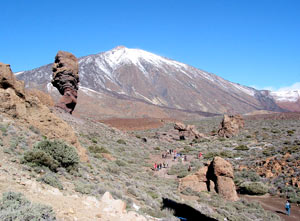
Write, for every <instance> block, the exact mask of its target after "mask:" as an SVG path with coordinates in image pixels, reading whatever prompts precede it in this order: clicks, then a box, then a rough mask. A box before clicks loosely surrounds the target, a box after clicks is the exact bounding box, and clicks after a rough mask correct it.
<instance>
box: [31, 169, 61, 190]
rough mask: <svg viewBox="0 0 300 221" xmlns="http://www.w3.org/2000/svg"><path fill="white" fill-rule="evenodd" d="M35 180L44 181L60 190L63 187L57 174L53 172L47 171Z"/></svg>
mask: <svg viewBox="0 0 300 221" xmlns="http://www.w3.org/2000/svg"><path fill="white" fill-rule="evenodd" d="M37 181H40V182H43V183H46V184H48V185H50V186H53V187H55V188H58V189H60V190H62V189H63V188H64V187H63V185H62V183H61V182H60V180H59V179H58V178H57V176H56V175H55V174H49V173H47V174H45V175H44V176H42V177H40V178H38V179H37Z"/></svg>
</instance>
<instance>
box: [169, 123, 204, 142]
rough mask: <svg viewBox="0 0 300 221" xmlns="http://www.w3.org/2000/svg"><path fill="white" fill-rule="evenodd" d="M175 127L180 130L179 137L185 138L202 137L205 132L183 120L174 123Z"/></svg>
mask: <svg viewBox="0 0 300 221" xmlns="http://www.w3.org/2000/svg"><path fill="white" fill-rule="evenodd" d="M174 129H175V130H178V133H179V138H180V139H181V140H182V139H183V140H185V139H186V138H192V139H193V138H196V139H198V138H201V137H204V134H202V133H200V132H199V131H198V130H197V129H196V127H195V126H194V125H185V124H183V123H181V122H177V123H175V124H174Z"/></svg>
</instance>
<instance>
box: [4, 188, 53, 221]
mask: <svg viewBox="0 0 300 221" xmlns="http://www.w3.org/2000/svg"><path fill="white" fill-rule="evenodd" d="M0 220H7V221H10V220H14V221H29V220H32V221H43V220H45V221H46V220H47V221H52V220H56V217H55V213H54V212H53V209H52V208H51V207H49V206H45V205H42V204H34V203H31V202H30V201H29V200H27V199H26V198H25V197H24V196H23V195H22V194H21V193H15V192H6V193H3V195H2V199H1V200H0Z"/></svg>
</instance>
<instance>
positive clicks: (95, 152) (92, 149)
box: [88, 145, 109, 154]
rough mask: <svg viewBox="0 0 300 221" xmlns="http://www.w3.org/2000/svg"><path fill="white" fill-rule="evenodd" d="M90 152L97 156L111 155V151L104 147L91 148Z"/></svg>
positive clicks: (95, 146)
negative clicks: (99, 154) (102, 154)
mask: <svg viewBox="0 0 300 221" xmlns="http://www.w3.org/2000/svg"><path fill="white" fill-rule="evenodd" d="M88 150H89V151H90V152H91V153H94V154H97V153H109V151H108V150H107V149H105V148H104V147H99V146H98V145H93V146H89V147H88Z"/></svg>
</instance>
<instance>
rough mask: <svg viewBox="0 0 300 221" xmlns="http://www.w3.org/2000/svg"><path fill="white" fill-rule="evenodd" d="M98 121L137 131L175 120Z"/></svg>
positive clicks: (125, 129)
mask: <svg viewBox="0 0 300 221" xmlns="http://www.w3.org/2000/svg"><path fill="white" fill-rule="evenodd" d="M99 122H101V123H104V124H106V125H108V126H110V127H115V128H117V129H119V130H122V131H138V130H149V129H155V128H159V127H162V126H163V125H164V124H165V123H170V122H175V120H173V119H158V118H134V119H133V118H110V119H107V120H100V121H99Z"/></svg>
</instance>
